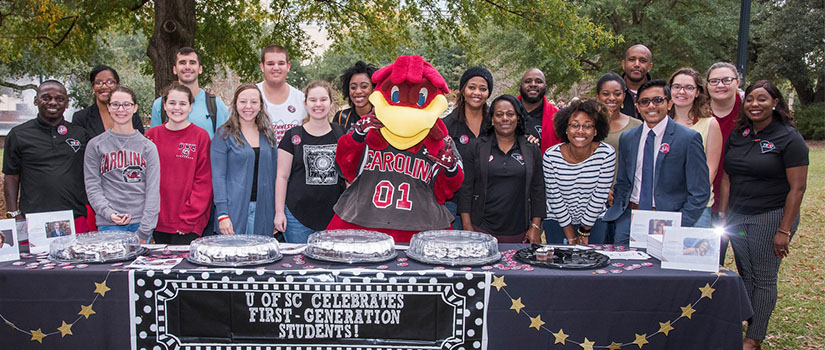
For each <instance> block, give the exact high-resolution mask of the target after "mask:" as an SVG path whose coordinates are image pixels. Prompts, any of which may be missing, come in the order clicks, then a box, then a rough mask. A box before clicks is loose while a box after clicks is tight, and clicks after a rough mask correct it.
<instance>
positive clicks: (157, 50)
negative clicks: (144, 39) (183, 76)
mask: <svg viewBox="0 0 825 350" xmlns="http://www.w3.org/2000/svg"><path fill="white" fill-rule="evenodd" d="M154 3H155V30H154V33H152V37H151V38H149V46H148V47H147V48H146V54H147V55H148V56H149V59H150V60H152V69H153V70H154V76H155V97H157V96H160V93H161V91H162V90H163V88H164V87H166V86H167V85H169V83H171V82H173V81H175V80H177V78H176V77H175V74H174V73H172V67H174V59H175V58H174V54H175V52H177V51H178V49H180V48H181V47H185V46H189V47H194V45H195V28H196V26H197V21H196V19H195V0H161V1H155V2H154Z"/></svg>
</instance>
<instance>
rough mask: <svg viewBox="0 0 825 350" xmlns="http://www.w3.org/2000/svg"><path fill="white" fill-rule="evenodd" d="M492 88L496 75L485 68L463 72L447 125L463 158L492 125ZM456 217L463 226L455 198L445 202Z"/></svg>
mask: <svg viewBox="0 0 825 350" xmlns="http://www.w3.org/2000/svg"><path fill="white" fill-rule="evenodd" d="M491 90H493V75H492V74H491V73H490V71H489V70H487V69H486V68H483V67H478V66H474V67H470V68H467V70H466V71H464V74H462V75H461V80H460V81H459V88H458V93H456V99H455V108H454V109H453V111H452V112H450V114H449V115H448V116H446V117H444V119H443V121H444V125H445V126H447V132H448V133H449V134H450V137H451V138H452V139H453V141H454V142H455V146H456V149H457V150H458V154H459V155H461V157H462V158H464V155H465V153H466V152H467V145H468V144H469V142H470V141H471V140H473V139H475V138H476V137H478V136H480V134H481V133H483V132H485V131H486V130H487V129H488V128H489V127H490V116H489V115H488V108H487V98H489V97H490V91H491ZM444 204H445V205H446V206H447V209H449V210H450V213H452V214H453V216H455V221H454V222H453V228H454V229H456V230H460V229H461V228H462V224H461V217H460V216H459V215H458V214H457V213H456V209H457V206H456V203H455V200H450V201H448V202H446V203H444Z"/></svg>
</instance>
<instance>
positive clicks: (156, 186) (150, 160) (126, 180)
mask: <svg viewBox="0 0 825 350" xmlns="http://www.w3.org/2000/svg"><path fill="white" fill-rule="evenodd" d="M136 101H137V97H136V96H135V92H134V91H132V90H130V89H128V88H125V87H122V86H120V87H117V88H115V89H113V90H112V92H111V96H110V97H109V106H108V109H109V114H110V115H111V116H112V120H113V121H114V125H113V126H112V128H111V129H109V130H106V131H105V132H103V133H102V134H100V135H98V136H96V137H94V138H92V139H91V140H90V141H89V144H88V145H87V146H86V154H85V158H84V162H83V166H84V179H85V184H86V195H87V196H88V198H89V203H90V204H91V205H92V208H94V210H95V213H96V215H95V220H96V221H97V229H98V231H128V232H136V233H137V235H138V237H139V238H140V241H141V243H145V242H146V241H148V239H149V237H150V236H151V235H152V231H153V230H154V229H155V224H157V221H158V213H159V212H160V161H159V158H158V149H157V147H155V144H154V143H152V141H149V139H147V138H146V137H144V136H143V135H141V134H140V133H138V132H137V130H136V129H135V128H134V126H132V115H133V114H134V113H135V110H137V107H138V105H137V103H136Z"/></svg>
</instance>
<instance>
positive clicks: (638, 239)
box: [630, 210, 682, 248]
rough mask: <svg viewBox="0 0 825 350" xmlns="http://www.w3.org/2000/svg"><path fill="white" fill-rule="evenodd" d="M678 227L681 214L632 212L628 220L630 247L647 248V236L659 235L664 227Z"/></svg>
mask: <svg viewBox="0 0 825 350" xmlns="http://www.w3.org/2000/svg"><path fill="white" fill-rule="evenodd" d="M679 226H682V213H681V212H678V211H677V212H671V211H653V210H633V212H632V217H631V219H630V246H631V247H633V248H647V236H648V235H661V234H663V233H664V228H665V227H679Z"/></svg>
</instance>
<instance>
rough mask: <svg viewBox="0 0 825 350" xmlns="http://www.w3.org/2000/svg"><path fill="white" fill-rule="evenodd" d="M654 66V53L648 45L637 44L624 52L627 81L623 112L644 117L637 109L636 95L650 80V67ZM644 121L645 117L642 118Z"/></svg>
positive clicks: (623, 65) (623, 66) (623, 68)
mask: <svg viewBox="0 0 825 350" xmlns="http://www.w3.org/2000/svg"><path fill="white" fill-rule="evenodd" d="M651 67H653V54H652V53H651V52H650V49H648V48H647V46H644V45H642V44H636V45H633V46H631V47H629V48H628V49H627V51H625V52H624V59H623V60H622V70H623V71H624V74H622V77H623V78H624V82H625V86H626V87H625V89H624V103H623V104H622V113H624V114H627V115H629V116H631V117H634V118H637V119H642V117H640V116H639V112H638V111H637V110H636V96H637V92H636V91H638V90H639V87H640V86H642V84H644V83H646V82H648V81H650V74H649V73H648V72H650V68H651ZM642 121H644V119H642Z"/></svg>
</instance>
